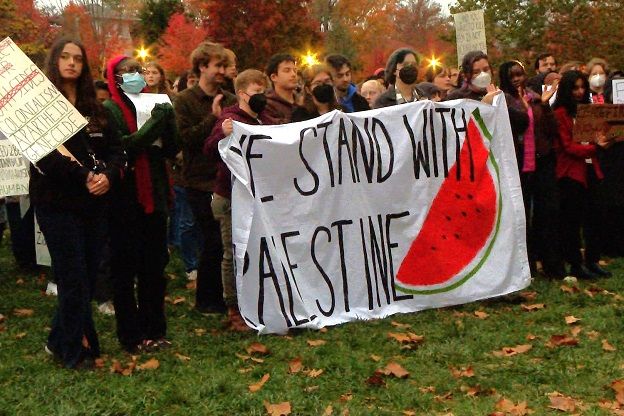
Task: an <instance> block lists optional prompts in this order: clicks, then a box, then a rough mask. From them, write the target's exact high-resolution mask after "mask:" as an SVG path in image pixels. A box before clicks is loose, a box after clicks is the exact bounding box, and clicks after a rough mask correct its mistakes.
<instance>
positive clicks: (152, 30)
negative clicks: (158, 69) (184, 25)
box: [135, 0, 184, 45]
mask: <svg viewBox="0 0 624 416" xmlns="http://www.w3.org/2000/svg"><path fill="white" fill-rule="evenodd" d="M183 12H184V4H183V3H182V0H147V1H145V3H144V4H143V7H141V10H140V12H139V16H138V18H139V23H138V25H137V30H136V32H135V35H136V36H138V37H140V38H142V39H143V41H144V42H145V44H147V45H150V44H152V43H155V42H156V41H157V40H158V38H160V36H161V35H162V34H163V33H164V32H165V30H166V29H167V25H168V24H169V22H170V20H169V19H170V18H171V16H172V15H174V14H175V13H183Z"/></svg>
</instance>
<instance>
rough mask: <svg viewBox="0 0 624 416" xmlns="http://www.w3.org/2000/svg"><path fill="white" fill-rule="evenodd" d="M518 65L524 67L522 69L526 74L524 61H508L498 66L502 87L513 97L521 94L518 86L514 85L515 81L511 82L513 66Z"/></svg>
mask: <svg viewBox="0 0 624 416" xmlns="http://www.w3.org/2000/svg"><path fill="white" fill-rule="evenodd" d="M516 65H517V66H519V67H520V68H522V71H523V72H524V73H525V75H526V71H525V70H524V65H522V63H520V62H519V61H508V62H505V63H504V64H502V65H501V66H500V67H499V68H498V76H499V78H500V89H501V90H502V91H503V92H504V93H507V94H509V95H511V96H512V97H515V98H518V97H519V96H520V95H519V93H518V90H517V89H516V87H514V86H513V83H512V82H511V68H513V67H514V66H516Z"/></svg>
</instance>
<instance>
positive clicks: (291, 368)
mask: <svg viewBox="0 0 624 416" xmlns="http://www.w3.org/2000/svg"><path fill="white" fill-rule="evenodd" d="M301 370H303V363H302V362H301V358H300V357H297V358H295V359H292V360H290V361H289V362H288V372H289V373H290V374H296V373H298V372H300V371H301Z"/></svg>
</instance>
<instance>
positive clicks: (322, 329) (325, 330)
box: [318, 327, 328, 334]
mask: <svg viewBox="0 0 624 416" xmlns="http://www.w3.org/2000/svg"><path fill="white" fill-rule="evenodd" d="M327 331H328V330H327V328H325V327H323V328H321V329H319V330H318V332H320V333H321V334H325V333H326V332H327Z"/></svg>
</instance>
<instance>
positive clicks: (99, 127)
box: [30, 38, 125, 368]
mask: <svg viewBox="0 0 624 416" xmlns="http://www.w3.org/2000/svg"><path fill="white" fill-rule="evenodd" d="M46 73H47V76H48V78H49V79H50V81H51V82H52V83H53V84H54V85H55V86H56V88H58V90H59V91H61V93H62V94H63V95H64V96H65V98H67V100H68V101H69V102H70V103H71V104H72V105H74V106H75V107H76V109H77V110H78V111H79V112H80V113H81V114H82V115H83V116H85V117H87V119H88V121H89V122H88V125H87V126H86V127H85V128H84V129H82V130H80V132H78V133H77V134H76V135H74V136H73V137H71V138H70V139H69V140H67V141H66V142H65V143H64V144H63V145H62V147H60V148H59V149H57V150H54V151H52V153H50V154H49V155H47V156H45V157H44V158H43V159H41V160H40V161H39V162H37V164H36V166H35V165H31V169H30V174H31V176H30V198H31V201H32V204H33V205H34V207H35V212H36V216H37V220H38V221H39V225H40V227H41V231H42V232H43V235H44V237H45V239H46V242H47V245H48V249H49V251H50V256H51V258H52V269H53V271H54V276H55V277H56V280H57V284H58V308H57V310H56V313H55V316H54V319H53V321H52V329H51V330H50V334H49V336H48V342H47V345H46V351H47V352H48V353H50V354H53V355H54V356H56V357H57V358H58V359H60V360H61V361H62V362H63V365H64V366H65V367H67V368H77V367H80V366H86V365H88V364H89V363H90V364H92V362H91V361H90V359H93V358H95V357H98V356H99V355H100V344H99V341H98V336H97V333H96V330H95V326H94V323H93V317H92V311H91V299H92V296H93V290H94V282H95V277H96V273H97V270H98V266H99V263H100V256H101V251H102V250H101V248H102V245H103V244H104V240H105V235H106V232H107V211H108V206H109V202H110V190H111V188H112V187H113V186H115V185H117V184H118V183H119V181H120V180H121V178H122V176H123V171H124V164H125V155H124V153H123V150H122V149H121V145H120V141H119V136H118V134H117V131H116V129H115V128H114V123H113V122H112V120H111V118H110V115H109V114H108V112H107V111H106V110H105V109H104V107H102V105H101V104H100V103H99V102H98V101H97V99H96V95H95V89H94V86H93V79H92V78H91V70H90V68H89V62H88V60H87V55H86V52H85V49H84V46H82V44H81V43H80V42H78V41H77V40H73V39H68V38H63V39H60V40H59V41H57V42H56V43H55V44H54V45H53V46H52V47H51V49H50V52H49V54H48V58H47V63H46Z"/></svg>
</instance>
